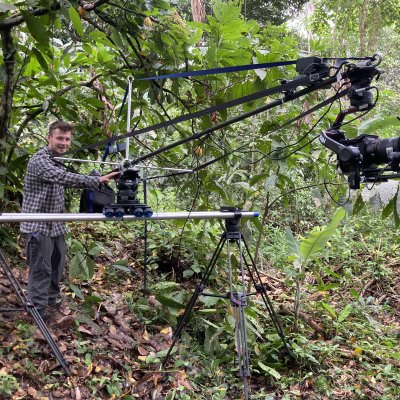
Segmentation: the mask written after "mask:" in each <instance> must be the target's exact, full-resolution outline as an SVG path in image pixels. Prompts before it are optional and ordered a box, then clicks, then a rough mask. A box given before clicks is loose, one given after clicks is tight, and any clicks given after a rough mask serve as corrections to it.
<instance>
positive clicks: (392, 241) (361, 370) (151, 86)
mask: <svg viewBox="0 0 400 400" xmlns="http://www.w3.org/2000/svg"><path fill="white" fill-rule="evenodd" d="M181 3H182V2H176V3H173V2H168V1H164V0H143V1H135V2H129V1H128V2H127V1H122V0H113V1H108V0H94V1H91V2H84V1H73V0H71V1H69V0H59V1H54V0H29V1H28V0H27V1H13V2H11V1H9V2H4V1H3V2H1V3H0V34H1V44H2V53H1V54H2V58H1V63H0V78H1V79H0V90H1V94H2V98H1V107H0V145H1V152H0V207H1V211H7V212H11V211H19V201H20V198H21V192H22V183H23V177H24V173H25V168H26V164H27V161H28V159H29V157H30V155H32V154H33V153H34V152H35V151H36V150H37V149H38V148H39V147H40V146H41V145H43V144H44V143H45V136H46V127H47V125H48V123H49V121H51V120H53V119H58V118H60V119H66V120H70V121H72V122H73V123H74V124H75V126H76V132H75V134H74V143H73V146H74V148H78V147H80V146H82V145H86V144H91V143H94V142H96V141H98V140H103V139H105V138H110V137H112V136H117V135H120V134H123V133H124V132H125V131H126V125H127V120H126V118H127V117H126V105H125V108H123V98H124V94H125V91H126V87H127V82H128V79H132V78H133V100H132V110H133V115H132V119H131V126H132V127H134V129H140V128H143V127H147V126H151V125H154V124H156V123H159V122H162V121H166V120H169V119H172V118H174V117H177V116H180V115H182V114H186V113H190V112H195V111H198V110H201V109H204V108H206V107H208V106H212V105H216V104H220V103H223V102H225V101H228V100H232V99H235V98H238V97H240V96H244V95H247V94H251V93H254V92H255V91H258V90H261V89H264V88H268V87H271V86H276V85H277V84H278V83H279V82H280V81H282V80H283V79H291V78H293V77H295V76H296V72H295V70H294V68H293V67H279V68H274V69H269V70H254V71H248V72H235V73H230V74H220V75H213V76H205V77H197V78H195V79H177V80H171V79H165V80H160V81H146V80H141V78H145V77H148V76H154V75H161V74H166V73H170V72H176V71H185V70H196V69H207V68H214V67H224V66H235V65H243V64H249V63H264V62H273V61H281V60H294V59H297V58H298V57H299V52H302V51H304V50H305V49H306V46H307V47H309V48H310V50H311V51H312V52H315V53H316V54H318V55H321V56H350V55H354V56H357V55H372V53H374V52H375V51H376V50H381V51H382V53H383V56H384V65H383V69H385V70H386V73H385V74H384V75H383V77H382V79H381V81H380V82H379V85H378V86H379V89H380V98H379V101H378V103H377V106H376V108H375V109H374V110H373V111H372V112H371V113H369V114H368V115H367V116H364V117H363V118H362V119H361V120H355V121H353V122H352V123H351V124H348V125H346V126H345V127H344V129H345V131H346V134H347V135H348V136H349V137H355V136H356V135H358V134H360V133H375V134H379V135H380V136H381V137H391V136H395V135H396V132H397V129H398V125H399V122H398V121H399V120H398V119H397V118H396V115H397V108H398V100H399V98H398V91H397V88H398V83H399V80H398V74H397V73H396V71H398V66H397V64H398V60H397V58H396V57H397V54H396V52H395V50H394V49H395V48H396V45H397V44H398V43H399V37H400V36H399V33H398V18H397V16H398V13H399V4H398V2H397V1H394V0H393V1H378V0H376V1H373V0H370V1H368V0H363V1H351V2H345V1H339V2H337V1H336V2H330V1H315V2H311V3H310V4H308V8H306V11H307V10H308V11H307V12H309V14H308V15H306V16H305V17H304V19H302V25H304V27H305V31H306V33H307V35H306V36H304V35H303V32H301V31H296V30H293V29H291V28H290V27H289V26H290V25H272V24H271V22H275V23H276V22H281V21H283V20H285V19H286V18H287V17H286V15H284V14H283V13H282V8H281V7H282V6H283V5H284V4H286V2H254V7H253V6H252V5H251V4H250V2H249V1H247V2H246V3H244V2H242V1H236V0H232V1H222V0H221V1H220V0H218V1H213V2H212V3H211V2H210V3H208V2H206V10H207V13H208V15H207V18H206V20H205V21H204V22H203V23H200V22H193V21H191V18H190V10H189V9H188V8H185V7H183V6H182V4H181ZM288 3H291V4H292V5H293V6H294V7H295V8H296V9H297V8H298V7H300V6H301V5H302V4H303V3H304V2H301V1H298V2H288ZM245 5H246V6H247V10H248V13H247V14H246V18H244V15H243V13H244V6H245ZM249 5H251V7H249ZM180 6H182V8H180ZM256 6H259V7H256ZM310 6H312V7H310ZM264 7H267V8H268V10H270V7H271V10H273V11H271V12H269V11H268V12H266V11H265V10H264V9H263V8H264ZM257 10H261V11H257ZM311 11H313V13H312V14H311V13H310V12H311ZM251 13H253V14H251ZM258 13H263V15H264V16H265V15H267V14H268V19H265V20H264V19H263V18H262V17H260V16H259V14H258ZM274 13H275V14H274ZM251 18H254V19H251ZM131 77H132V78H131ZM336 89H337V88H336ZM334 93H335V92H334V89H327V90H321V91H319V92H314V93H312V94H310V95H308V96H306V98H303V99H301V100H296V101H293V102H291V103H288V104H285V105H283V106H281V107H279V108H275V109H273V110H270V111H268V112H265V113H261V114H259V115H257V116H255V117H252V118H249V119H246V120H244V121H242V122H239V123H236V124H234V125H230V126H228V127H226V128H224V129H221V130H219V131H217V132H215V133H213V134H212V135H209V136H206V137H205V138H203V139H200V140H197V141H194V142H190V143H187V144H185V145H183V146H180V147H175V148H173V149H171V150H169V151H167V152H164V153H163V154H161V155H159V156H157V157H155V158H154V159H152V160H151V164H153V165H157V166H159V167H179V168H194V167H196V166H199V165H202V164H205V163H207V162H210V161H212V160H214V159H219V160H220V161H219V162H215V163H212V164H210V165H209V166H208V167H207V168H204V169H201V170H199V171H198V172H197V173H196V174H192V175H180V176H176V177H173V178H165V177H162V178H159V179H152V180H151V181H150V184H149V187H148V203H149V204H151V205H152V207H153V209H154V211H155V212H157V211H178V210H179V211H180V210H192V209H195V210H214V209H218V208H219V207H220V206H221V205H231V206H236V207H240V208H243V209H248V210H260V211H261V212H262V215H261V217H260V218H259V221H246V222H245V223H244V224H243V226H242V229H243V233H244V235H245V237H246V240H248V242H249V243H250V244H251V249H252V250H254V251H255V253H256V256H255V259H256V264H257V267H258V268H260V271H261V276H262V279H263V282H265V283H266V284H267V285H268V288H269V293H270V294H271V299H272V301H273V303H274V305H275V306H276V308H277V311H278V314H279V317H280V318H281V320H282V324H283V326H284V331H285V334H286V335H287V337H288V340H289V342H290V346H291V349H292V351H293V353H294V356H295V357H294V360H291V359H290V358H289V357H288V355H287V354H285V352H284V348H283V346H282V342H281V340H280V338H279V336H278V335H277V333H276V331H275V330H274V328H273V326H272V324H271V323H270V320H269V317H268V315H266V312H265V310H264V308H263V306H262V304H260V301H259V299H258V298H256V297H252V298H251V299H249V305H248V307H247V308H246V317H247V319H248V329H249V338H248V339H249V348H250V350H251V363H252V374H253V378H252V380H251V386H252V390H251V398H252V399H253V398H254V399H257V398H259V399H261V398H262V399H275V398H276V399H297V398H311V399H325V398H326V399H328V398H329V399H342V398H346V399H360V398H365V399H370V398H380V399H395V398H397V397H398V395H399V389H398V388H399V381H400V373H399V364H400V354H399V351H398V348H397V346H398V334H399V322H400V321H399V306H400V304H399V298H398V289H399V287H400V281H399V272H400V270H399V268H400V267H399V258H398V257H397V250H398V243H397V238H396V234H397V232H398V230H397V226H398V224H399V222H400V218H399V209H400V198H399V197H398V186H397V183H396V182H390V183H389V184H388V185H387V186H386V189H385V185H382V187H383V188H384V189H383V190H380V189H379V188H380V186H374V187H373V188H369V189H372V190H369V189H368V188H364V189H363V190H362V191H360V193H351V194H349V192H348V189H347V183H346V180H345V179H344V178H343V177H340V176H338V175H337V172H336V168H335V165H334V164H333V163H329V162H328V161H327V160H328V159H329V155H328V152H327V151H326V150H325V149H323V148H321V145H320V144H319V143H318V142H317V141H316V138H317V137H318V135H319V133H320V132H321V130H323V129H325V128H327V127H328V126H329V125H330V123H331V122H332V121H333V120H334V119H335V117H336V115H337V113H338V110H339V109H340V107H343V108H345V107H346V106H347V103H346V100H343V101H342V104H339V103H335V104H333V105H332V106H329V107H325V108H324V109H322V110H319V111H317V112H314V113H313V114H312V115H311V116H308V117H306V118H303V119H302V120H300V121H298V122H297V123H295V124H293V125H291V126H289V127H285V128H283V129H279V130H278V129H277V128H278V127H279V126H280V125H281V124H283V123H284V122H286V121H287V120H289V119H290V118H293V117H295V116H296V115H298V114H299V113H301V112H302V111H305V110H307V109H309V108H310V107H312V106H313V105H315V104H317V103H319V102H321V101H323V100H325V99H326V98H328V97H330V96H332V95H333V94H334ZM270 100H271V99H262V100H257V101H253V102H251V103H247V104H244V105H243V106H239V107H236V108H234V109H228V110H226V111H222V112H218V113H212V114H210V115H207V116H204V117H202V118H199V119H197V120H193V121H190V122H186V123H181V124H179V125H174V126H170V127H168V128H167V129H163V130H155V131H151V132H149V133H147V134H143V135H141V136H139V137H135V139H134V140H131V143H132V150H131V153H132V157H138V156H141V155H143V154H147V153H148V152H149V151H151V150H154V149H158V148H161V147H164V146H166V145H168V144H170V143H172V142H175V141H177V140H179V139H182V138H184V137H187V136H189V135H191V134H193V133H195V132H200V131H203V130H205V129H207V128H209V127H212V126H214V125H215V124H218V123H220V122H223V121H226V120H228V119H229V118H231V117H233V116H236V115H238V114H239V113H242V112H247V111H250V110H253V109H255V108H257V107H259V106H261V105H263V104H265V102H266V101H270ZM102 150H103V149H91V150H87V151H84V152H80V153H79V154H78V155H77V156H79V158H86V159H91V160H94V159H100V157H101V153H102ZM71 167H73V168H75V169H76V170H77V171H79V172H83V173H85V172H88V171H89V170H90V167H85V166H76V165H71ZM141 196H142V195H139V197H141ZM78 197H79V193H78V192H76V191H72V192H70V193H69V196H68V207H69V209H70V210H73V211H76V210H77V207H78ZM338 204H339V206H338ZM342 206H343V207H342ZM221 229H223V226H222V225H221V224H219V223H218V222H210V221H170V222H168V223H167V222H165V221H164V222H162V221H160V222H152V223H151V224H150V226H149V259H148V263H149V265H148V268H149V273H150V282H149V288H148V289H149V291H150V294H149V295H148V294H146V295H144V294H143V293H142V292H141V290H140V289H141V283H142V281H143V262H142V257H143V245H144V244H143V238H142V235H143V230H142V226H141V225H136V224H127V223H121V224H117V223H104V224H103V223H101V224H96V225H95V224H79V223H77V224H72V225H71V233H70V234H69V237H68V242H69V258H70V260H69V268H68V277H67V279H66V285H65V293H66V298H67V299H68V307H66V308H65V309H64V310H63V314H62V315H61V316H60V318H59V319H58V320H57V321H54V328H53V330H54V333H55V335H56V336H57V338H58V340H59V342H60V345H61V348H62V351H63V352H65V354H66V356H67V359H68V361H69V362H70V363H71V366H72V370H73V376H72V377H71V378H70V379H66V378H65V377H63V376H60V371H59V370H58V369H57V367H56V365H55V362H54V361H53V360H52V358H51V355H49V357H47V358H48V360H46V359H44V357H43V354H45V355H48V354H50V353H49V350H48V349H47V348H46V346H45V345H44V344H43V342H42V341H41V338H40V337H38V335H37V333H36V332H35V327H34V326H33V325H32V322H31V321H30V320H29V319H28V318H24V317H21V318H18V320H17V321H14V320H13V319H12V318H11V317H6V316H4V317H3V316H0V320H1V321H2V323H3V322H4V323H3V325H2V327H1V328H0V329H1V334H2V339H1V347H0V396H3V397H4V398H15V399H18V398H24V396H25V397H26V398H74V399H91V398H107V399H108V398H110V399H116V398H122V399H127V400H128V399H133V398H143V399H146V398H148V399H150V398H151V399H169V400H173V399H189V398H190V399H193V398H195V399H230V398H240V396H241V393H242V386H241V380H240V379H238V378H237V377H236V372H237V369H238V366H237V363H236V360H235V357H234V353H235V343H234V336H235V329H236V327H235V322H234V318H233V314H234V313H233V310H232V307H231V306H230V305H229V304H228V302H227V301H226V300H224V299H218V298H210V297H201V298H200V301H199V305H198V306H197V307H196V309H195V313H194V314H196V315H193V317H192V318H191V319H190V321H189V324H188V325H189V326H188V329H187V330H186V332H185V333H184V335H183V338H182V341H181V343H180V346H179V349H178V350H177V351H176V352H175V353H174V354H173V357H172V358H173V360H172V361H171V362H170V367H172V368H173V371H172V372H170V373H166V371H159V363H160V360H161V358H162V357H163V356H164V355H165V352H166V349H167V347H168V344H169V343H170V341H171V331H172V328H173V327H174V326H175V324H176V322H177V319H178V317H179V315H181V314H182V310H183V308H184V306H185V304H186V302H187V301H188V299H189V298H190V294H191V292H192V290H193V285H194V280H195V279H196V278H198V277H199V276H200V275H201V272H202V271H203V270H204V268H205V266H206V264H207V260H209V258H210V256H211V254H212V253H213V249H214V248H215V246H216V244H217V242H218V238H219V235H220V233H221ZM0 237H1V240H2V243H3V245H4V246H5V247H6V250H7V254H8V255H9V256H10V258H11V260H12V262H13V265H14V271H15V273H16V274H17V276H18V278H19V279H20V280H21V281H22V282H26V278H27V273H26V269H24V265H25V260H24V255H23V250H22V249H23V240H22V238H20V237H18V232H17V229H16V228H15V227H5V226H0ZM224 256H226V254H225V253H223V254H222V256H221V258H222V259H223V258H224ZM232 262H233V265H237V259H236V258H235V257H233V258H232ZM218 268H219V269H218V270H217V271H215V272H214V273H213V274H212V276H211V277H210V282H209V285H210V288H211V290H214V291H218V290H221V288H222V290H223V288H226V285H227V281H226V276H225V273H223V272H225V271H226V266H225V264H224V262H223V261H222V260H221V263H219V264H218ZM3 287H4V288H5V289H4V290H6V292H5V293H6V295H5V296H4V298H5V300H6V301H7V303H10V304H13V303H15V302H16V299H15V296H13V293H12V291H10V290H9V291H8V292H7V282H6V280H5V279H3V278H1V279H0V289H1V290H3ZM29 396H30V397H29ZM46 396H47V397H46Z"/></svg>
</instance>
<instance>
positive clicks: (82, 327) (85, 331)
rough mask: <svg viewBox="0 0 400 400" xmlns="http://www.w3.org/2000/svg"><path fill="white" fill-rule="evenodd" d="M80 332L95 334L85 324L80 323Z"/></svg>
mask: <svg viewBox="0 0 400 400" xmlns="http://www.w3.org/2000/svg"><path fill="white" fill-rule="evenodd" d="M78 331H79V332H82V333H86V334H87V335H90V336H94V335H95V334H94V333H93V332H92V331H90V330H89V329H87V328H85V327H84V326H82V325H80V326H79V328H78Z"/></svg>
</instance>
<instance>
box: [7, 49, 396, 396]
mask: <svg viewBox="0 0 400 400" xmlns="http://www.w3.org/2000/svg"><path fill="white" fill-rule="evenodd" d="M329 60H330V59H326V58H319V57H306V58H302V59H299V60H296V62H295V64H296V71H297V72H298V74H299V76H298V77H296V78H294V79H293V80H291V81H281V84H280V85H279V86H276V87H273V88H269V89H265V90H262V91H260V92H256V93H253V94H251V95H247V96H244V97H241V98H239V99H236V100H232V101H228V102H226V103H223V104H219V105H217V106H212V107H209V108H207V109H204V110H201V111H197V112H195V113H191V114H185V115H182V116H179V117H177V118H174V119H171V120H167V121H164V122H162V123H159V124H156V125H154V126H150V127H146V128H143V129H139V130H131V131H129V132H128V133H127V134H125V135H121V136H118V137H113V138H110V139H106V140H103V141H100V142H97V143H93V144H91V145H87V146H83V147H81V148H79V149H77V150H71V151H74V152H78V151H82V150H85V149H89V148H95V147H98V146H100V145H103V144H109V143H110V142H115V141H117V140H122V139H128V138H130V137H134V136H137V135H139V134H142V133H146V132H149V131H152V130H157V129H162V128H165V127H168V126H172V125H174V124H177V123H180V122H183V121H188V120H190V119H193V118H199V117H201V116H204V115H208V114H210V113H211V112H216V111H219V110H223V109H227V108H229V107H233V106H237V105H240V104H244V103H246V102H249V101H254V100H257V99H261V98H263V97H267V96H271V95H273V94H281V97H280V98H279V99H277V100H274V101H272V102H270V103H267V104H265V105H263V106H261V107H259V108H257V109H255V110H252V111H250V112H247V113H245V114H242V115H239V116H236V117H233V118H231V119H228V120H226V121H224V122H222V123H220V124H217V125H214V126H212V127H210V128H208V129H206V130H204V131H202V132H198V133H195V134H193V135H191V136H188V137H186V138H183V139H181V140H179V141H176V142H173V143H170V144H168V145H166V146H164V147H162V148H160V149H157V150H155V151H151V152H149V153H148V154H144V155H142V156H140V157H138V158H136V159H135V160H128V159H126V160H125V161H124V163H123V164H122V168H121V176H120V184H119V186H118V194H117V202H116V203H115V204H111V207H110V209H111V211H110V213H109V215H107V208H106V207H105V209H104V214H105V216H102V215H100V219H104V218H106V217H109V216H110V217H114V216H115V217H118V218H119V219H123V218H126V219H130V218H132V219H136V218H138V219H140V217H141V218H142V219H144V220H147V219H154V217H155V216H152V215H151V214H152V210H151V208H150V209H149V206H147V205H146V204H142V203H139V202H138V201H137V199H136V193H137V189H138V182H139V175H138V165H139V163H141V162H143V161H146V160H148V159H151V158H153V157H155V156H157V155H159V154H161V153H163V152H166V151H168V150H170V149H172V148H174V147H177V146H180V145H182V144H185V143H188V142H191V141H193V140H197V139H200V138H208V137H209V136H211V135H212V134H213V132H215V131H217V130H219V129H222V128H224V127H227V126H229V125H231V124H234V123H236V122H239V121H242V120H245V119H246V118H249V117H251V116H253V115H257V114H259V113H261V112H264V111H267V110H269V109H272V108H274V107H277V106H279V105H282V104H284V103H287V102H290V101H293V100H295V99H298V98H300V97H302V96H305V95H307V94H309V93H312V92H314V91H317V90H320V89H327V88H329V87H331V85H333V84H335V83H342V86H341V88H343V86H347V87H345V88H344V89H343V90H340V91H339V92H338V93H337V94H336V95H334V96H333V97H330V98H329V99H326V100H325V101H323V102H321V103H320V104H317V105H316V106H314V107H312V108H311V109H310V110H308V111H306V112H304V113H302V114H300V115H298V116H297V117H295V118H293V119H292V120H290V121H288V122H286V123H285V124H283V125H281V127H283V126H287V125H288V124H289V123H292V122H295V121H297V120H299V119H301V118H303V117H304V116H306V115H308V114H310V113H312V112H314V111H316V110H318V109H320V108H322V107H324V106H327V105H330V104H331V103H333V102H334V101H335V100H337V99H340V98H343V97H344V96H346V95H347V96H348V98H349V100H350V108H349V109H347V110H343V111H341V112H340V113H339V115H338V116H337V118H336V120H335V122H334V123H333V124H332V125H331V127H330V128H329V129H328V130H326V131H325V132H323V133H321V135H320V136H319V141H320V143H321V144H322V145H323V146H325V147H326V148H328V149H330V150H332V151H333V152H334V153H335V154H336V155H337V162H338V167H339V170H340V171H341V172H342V173H343V174H345V175H348V182H349V186H350V188H352V189H358V188H359V187H360V184H361V182H368V181H375V182H380V181H384V180H387V179H391V178H399V177H400V166H399V164H400V137H396V138H389V139H380V138H379V137H378V136H376V135H361V136H359V137H357V138H355V139H347V138H346V136H345V134H344V133H343V132H342V131H341V130H340V128H341V126H342V125H343V121H344V119H345V117H346V116H347V115H348V114H351V113H356V112H367V111H369V110H371V109H372V108H373V107H374V106H375V103H376V100H375V101H374V98H373V94H372V92H371V90H373V89H376V87H375V86H371V85H372V81H373V79H374V78H379V75H380V74H381V70H380V69H378V68H377V67H378V65H379V64H380V63H381V61H382V58H381V57H380V56H379V55H374V56H373V57H368V58H362V59H357V60H358V62H357V63H353V62H350V61H349V60H350V59H349V58H347V59H336V60H340V61H341V63H340V64H339V65H338V66H336V65H335V66H333V65H331V64H330V63H329ZM351 60H354V58H351ZM281 65H283V64H281ZM285 65H287V64H285ZM274 66H276V65H274ZM246 67H249V66H246ZM258 68H259V67H258ZM246 69H249V68H246ZM242 70H245V69H242ZM194 72H196V71H194ZM205 72H207V71H205ZM213 73H220V72H213ZM177 75H178V76H179V75H181V76H190V71H189V72H185V73H183V74H177ZM193 75H199V74H193ZM178 76H175V75H174V76H173V77H178ZM167 77H169V76H167ZM153 78H154V79H163V78H166V77H165V76H158V77H153ZM153 78H150V79H153ZM71 151H69V152H67V153H70V152H71ZM127 154H128V153H127ZM127 158H128V156H127ZM220 159H221V157H219V158H217V159H214V160H210V161H207V162H206V163H205V164H203V165H199V166H198V167H196V168H194V169H193V170H191V171H190V172H196V171H198V170H200V169H203V168H206V167H208V166H209V165H211V164H212V163H213V162H217V161H218V160H220ZM382 164H386V165H385V166H384V167H382V168H379V165H382ZM188 172H189V171H179V172H176V173H174V174H182V173H188ZM389 172H395V174H389ZM137 209H141V210H139V212H138V214H135V210H137ZM221 211H222V214H225V216H224V217H222V218H225V219H227V214H228V212H232V211H233V213H234V215H233V216H232V217H230V219H227V229H226V232H225V234H224V235H223V236H221V241H220V244H219V245H218V247H217V249H216V251H215V252H214V254H213V258H212V261H211V262H210V264H209V267H208V269H207V273H208V274H210V273H211V271H212V269H213V267H214V265H215V262H216V260H217V258H218V256H219V254H220V252H221V250H222V246H223V244H224V243H227V246H228V249H227V252H228V254H230V247H229V243H230V242H234V243H236V244H237V245H238V247H239V249H240V260H243V261H244V263H245V264H246V267H247V269H249V273H250V275H251V271H250V266H251V267H253V268H255V265H253V264H254V263H253V260H252V259H251V256H250V254H249V252H248V248H247V246H246V243H245V242H244V246H245V247H246V250H247V252H248V254H246V255H244V256H243V255H242V250H241V246H242V241H243V238H242V235H241V233H240V230H239V222H238V221H239V219H240V217H241V216H243V215H244V213H243V212H242V211H240V210H237V209H234V210H230V209H229V210H227V209H222V210H221ZM125 214H130V215H127V216H126V217H125ZM139 214H140V215H139ZM189 215H191V213H189ZM189 215H188V218H189V217H190V216H189ZM252 216H254V217H255V216H256V215H252ZM11 217H12V216H4V217H3V216H2V215H0V222H7V221H10V218H11ZM59 217H60V218H62V220H66V218H67V219H68V218H69V216H68V215H67V214H64V215H62V216H59ZM25 218H28V219H29V218H31V219H32V218H36V219H39V218H40V215H36V216H34V215H28V216H26V215H25V216H22V215H21V218H20V219H19V220H21V221H22V220H25ZM50 218H54V216H50ZM86 218H87V220H99V214H98V215H97V216H96V214H93V217H92V216H90V215H89V214H86V217H85V219H86ZM160 218H161V219H162V218H163V216H161V217H160ZM172 218H174V217H172ZM11 219H12V218H11ZM71 220H77V218H76V215H75V216H72V219H71ZM14 221H15V219H14ZM232 224H233V225H232ZM246 256H247V257H248V259H249V261H251V262H250V263H247V262H246V259H245V257H246ZM228 258H229V257H228ZM228 261H229V260H228ZM240 264H241V268H240V271H239V275H240V277H241V281H242V282H243V285H242V286H243V287H242V288H241V289H239V290H237V291H236V289H235V288H234V287H233V286H232V284H231V285H230V292H229V298H230V300H231V302H232V304H233V305H234V306H235V307H236V309H237V324H238V338H237V341H238V345H239V348H238V353H239V354H238V356H239V358H240V360H241V366H240V375H241V376H242V377H243V380H244V385H245V398H246V399H247V398H248V378H249V376H250V366H249V351H248V348H247V345H246V340H247V336H246V324H245V313H244V309H245V306H246V297H247V296H248V295H250V294H251V293H247V292H246V288H245V286H246V285H245V284H244V282H245V277H244V268H243V265H242V262H241V263H240ZM229 273H230V274H231V273H232V271H231V267H230V265H229ZM207 278H208V275H207V274H206V276H205V277H204V278H203V279H202V281H201V282H200V284H199V285H198V286H197V288H196V291H195V292H194V294H193V296H192V299H191V301H190V303H189V304H188V306H187V308H186V310H185V311H186V312H185V315H186V318H187V317H188V315H189V313H190V311H191V310H192V308H193V306H194V303H195V301H196V299H197V297H198V296H199V295H200V294H201V293H202V290H203V286H204V285H205V283H206V281H207ZM253 284H254V286H255V287H256V290H257V292H259V293H261V294H262V295H263V296H265V302H266V305H267V309H268V310H269V312H270V315H271V318H272V319H273V321H274V318H273V315H274V312H273V309H272V306H271V305H270V302H269V299H268V295H267V292H266V288H265V286H264V285H263V284H261V285H259V284H257V282H256V281H253ZM227 298H228V297H227ZM270 306H271V309H270V308H269V307H270ZM185 322H186V319H185V318H184V319H183V320H182V322H181V324H180V325H179V327H178V329H177V332H176V333H175V335H174V341H173V344H172V346H171V348H170V349H169V351H168V355H169V354H170V352H171V351H172V348H173V346H174V344H175V343H176V341H177V340H178V339H179V334H180V332H181V330H182V328H183V326H184V325H185ZM277 331H278V333H279V334H280V336H281V338H282V341H283V343H284V344H285V346H286V342H285V338H284V335H283V331H282V329H281V328H280V326H279V323H278V327H277ZM61 361H62V360H61Z"/></svg>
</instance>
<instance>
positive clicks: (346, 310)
mask: <svg viewBox="0 0 400 400" xmlns="http://www.w3.org/2000/svg"><path fill="white" fill-rule="evenodd" d="M352 309H353V306H352V305H351V304H347V305H346V307H345V308H343V310H342V311H341V312H340V314H339V316H338V321H339V322H343V321H344V320H345V319H346V318H347V317H348V316H349V315H350V313H351V310H352Z"/></svg>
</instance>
